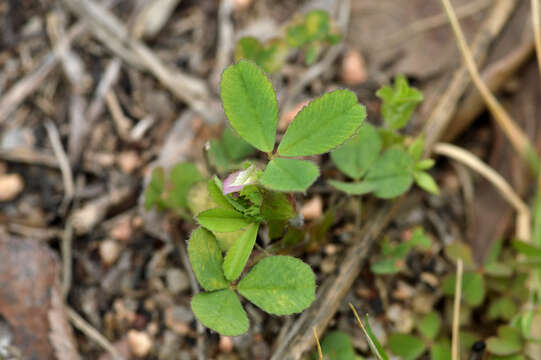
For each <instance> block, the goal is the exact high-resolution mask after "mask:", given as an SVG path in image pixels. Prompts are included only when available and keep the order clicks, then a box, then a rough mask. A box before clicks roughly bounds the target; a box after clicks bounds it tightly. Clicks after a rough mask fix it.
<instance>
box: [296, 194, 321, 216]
mask: <svg viewBox="0 0 541 360" xmlns="http://www.w3.org/2000/svg"><path fill="white" fill-rule="evenodd" d="M322 213H323V200H321V196H314V197H313V198H312V199H310V200H308V202H306V203H305V204H304V205H303V206H302V208H301V214H302V216H303V217H304V218H305V219H306V220H315V219H318V218H319V217H320V216H321V214H322Z"/></svg>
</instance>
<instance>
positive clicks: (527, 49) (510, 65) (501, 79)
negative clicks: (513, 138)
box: [442, 36, 535, 142]
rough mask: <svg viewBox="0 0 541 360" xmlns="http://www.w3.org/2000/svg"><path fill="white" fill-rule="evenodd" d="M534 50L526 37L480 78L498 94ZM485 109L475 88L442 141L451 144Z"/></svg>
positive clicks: (463, 101)
mask: <svg viewBox="0 0 541 360" xmlns="http://www.w3.org/2000/svg"><path fill="white" fill-rule="evenodd" d="M534 49H535V45H534V38H533V36H528V37H527V38H525V39H524V40H523V41H521V43H520V44H518V45H517V47H515V48H514V49H513V50H511V51H509V52H508V53H507V54H506V55H505V56H503V57H501V58H499V59H498V60H497V61H495V62H494V63H493V64H490V65H489V66H488V67H487V69H486V70H484V71H483V73H482V74H481V77H482V78H483V80H484V81H485V83H486V84H487V86H488V88H489V89H490V91H492V92H498V91H499V90H500V89H501V88H502V87H504V86H505V85H506V84H507V83H508V80H509V78H511V76H513V74H514V73H515V72H516V71H517V70H518V69H519V68H520V67H521V66H522V65H524V63H526V61H528V59H529V58H530V56H531V54H532V52H533V51H534ZM485 109H486V104H485V102H484V101H483V98H482V96H481V94H479V91H477V90H476V89H475V88H474V89H472V91H470V92H469V93H468V94H467V97H466V98H465V99H464V100H462V101H461V103H460V108H459V109H457V112H456V115H455V116H454V118H453V126H451V127H449V128H448V129H447V131H446V132H445V135H444V137H443V139H442V140H443V141H446V142H452V141H453V140H454V139H455V138H456V137H457V136H458V135H459V134H461V133H462V132H463V131H464V130H465V129H467V128H468V127H469V126H470V124H471V123H472V122H473V121H474V120H475V119H477V118H478V117H479V115H480V114H481V113H482V112H483V111H484V110H485Z"/></svg>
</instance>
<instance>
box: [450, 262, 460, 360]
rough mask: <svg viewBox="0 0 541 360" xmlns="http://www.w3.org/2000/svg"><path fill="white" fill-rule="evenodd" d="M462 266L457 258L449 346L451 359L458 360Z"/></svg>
mask: <svg viewBox="0 0 541 360" xmlns="http://www.w3.org/2000/svg"><path fill="white" fill-rule="evenodd" d="M462 268H463V264H462V259H458V261H457V264H456V284H455V303H454V306H453V339H452V347H451V356H452V359H453V360H460V355H459V352H458V345H459V342H458V340H459V339H458V335H459V325H460V301H461V299H462V270H463V269H462Z"/></svg>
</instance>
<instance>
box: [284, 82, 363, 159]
mask: <svg viewBox="0 0 541 360" xmlns="http://www.w3.org/2000/svg"><path fill="white" fill-rule="evenodd" d="M365 117H366V110H365V108H364V106H362V105H360V104H359V103H358V102H357V96H356V95H355V94H354V93H353V92H351V91H349V90H336V91H333V92H330V93H327V94H325V95H323V96H322V97H320V98H318V99H316V100H314V101H312V102H310V104H308V105H307V106H305V107H304V108H303V109H302V110H301V111H300V112H299V113H298V114H297V116H295V119H294V120H293V122H292V123H291V124H290V125H289V127H288V128H287V130H286V133H285V135H284V137H283V138H282V141H281V142H280V145H279V146H278V153H279V154H280V155H283V156H305V155H317V154H323V153H326V152H328V151H330V150H332V149H333V148H335V147H337V146H338V145H340V144H342V143H343V142H344V141H346V140H347V139H348V138H349V137H351V136H352V135H353V134H355V131H357V129H358V128H359V127H360V126H361V124H362V122H363V120H364V118H365Z"/></svg>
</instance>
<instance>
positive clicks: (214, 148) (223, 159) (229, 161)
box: [208, 126, 255, 171]
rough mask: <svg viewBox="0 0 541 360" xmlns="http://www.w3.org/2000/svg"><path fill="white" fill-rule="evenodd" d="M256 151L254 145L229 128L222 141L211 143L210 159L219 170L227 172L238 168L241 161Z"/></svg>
mask: <svg viewBox="0 0 541 360" xmlns="http://www.w3.org/2000/svg"><path fill="white" fill-rule="evenodd" d="M254 150H255V149H254V148H253V147H252V145H250V144H248V143H247V142H246V141H244V140H243V139H242V138H241V137H240V136H238V135H237V134H235V133H234V132H233V130H232V129H231V128H230V127H229V126H227V127H226V128H225V129H224V131H223V133H222V136H221V138H220V139H218V140H211V141H210V147H209V150H208V157H209V160H210V161H211V163H212V164H214V165H215V166H216V167H217V168H218V169H219V170H221V171H225V170H229V169H231V168H233V167H235V166H236V165H237V166H238V163H239V162H240V160H242V159H245V158H246V157H247V156H249V155H251V154H252V153H253V152H254Z"/></svg>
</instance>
